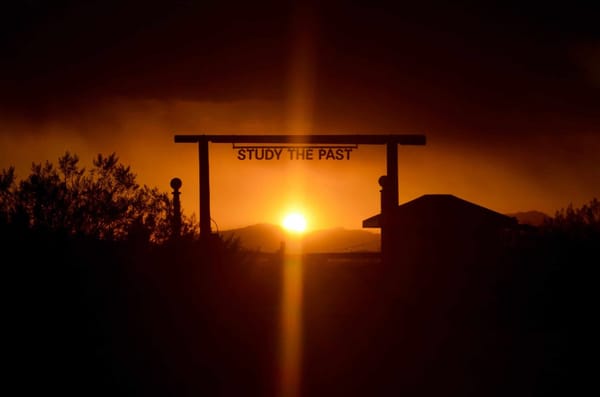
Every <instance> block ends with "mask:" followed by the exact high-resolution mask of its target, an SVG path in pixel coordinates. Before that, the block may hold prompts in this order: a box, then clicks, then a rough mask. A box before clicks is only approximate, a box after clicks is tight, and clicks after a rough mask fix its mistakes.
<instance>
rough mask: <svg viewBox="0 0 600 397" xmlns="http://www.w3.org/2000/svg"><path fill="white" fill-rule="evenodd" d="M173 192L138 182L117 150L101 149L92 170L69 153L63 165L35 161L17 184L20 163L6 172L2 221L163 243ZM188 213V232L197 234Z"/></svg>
mask: <svg viewBox="0 0 600 397" xmlns="http://www.w3.org/2000/svg"><path fill="white" fill-rule="evenodd" d="M172 215H173V206H172V203H171V201H170V200H169V195H168V194H167V193H164V192H160V191H159V190H158V189H157V188H150V187H148V186H146V185H143V186H140V185H139V184H138V183H137V182H136V175H135V174H134V173H133V172H132V171H131V169H130V167H128V166H125V165H123V164H121V163H120V162H119V159H118V157H117V156H116V155H115V154H114V153H113V154H111V155H109V156H103V155H101V154H99V155H98V156H97V157H96V158H95V159H94V160H93V167H92V168H91V169H89V170H86V169H85V168H82V167H81V166H80V165H79V158H78V157H77V155H73V154H70V153H69V152H66V153H65V154H64V155H63V156H62V157H60V158H59V159H58V167H55V166H54V165H53V164H52V163H50V162H48V161H46V162H45V163H44V164H41V163H38V164H35V163H34V164H33V165H32V168H31V173H30V175H29V176H27V177H26V178H25V179H23V180H21V181H19V182H18V183H17V181H16V177H15V172H14V168H12V167H11V168H9V169H8V170H3V171H2V173H1V174H0V222H2V224H4V227H6V226H8V225H11V226H13V227H15V228H21V229H29V230H37V231H48V232H52V233H57V234H62V235H65V236H85V237H91V238H95V239H100V240H126V239H136V240H142V241H151V242H154V243H163V242H165V241H167V240H168V239H169V238H170V236H171V218H172ZM195 229H196V228H195V225H194V221H193V220H192V219H191V218H187V217H185V216H184V219H183V225H182V234H183V235H184V236H187V237H190V236H194V234H195Z"/></svg>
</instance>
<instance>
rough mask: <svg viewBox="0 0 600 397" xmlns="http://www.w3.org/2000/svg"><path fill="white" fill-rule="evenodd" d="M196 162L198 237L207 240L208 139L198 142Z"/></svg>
mask: <svg viewBox="0 0 600 397" xmlns="http://www.w3.org/2000/svg"><path fill="white" fill-rule="evenodd" d="M198 162H199V163H200V171H199V173H198V175H199V178H200V181H199V185H200V196H199V198H200V237H202V238H208V237H209V236H210V235H211V230H210V219H211V218H210V179H209V178H210V172H209V168H208V139H201V140H199V141H198Z"/></svg>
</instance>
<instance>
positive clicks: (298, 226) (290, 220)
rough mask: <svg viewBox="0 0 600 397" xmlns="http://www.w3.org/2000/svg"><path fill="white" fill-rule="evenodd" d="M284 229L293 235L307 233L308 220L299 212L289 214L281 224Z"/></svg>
mask: <svg viewBox="0 0 600 397" xmlns="http://www.w3.org/2000/svg"><path fill="white" fill-rule="evenodd" d="M281 225H282V226H283V228H284V229H285V230H287V231H289V232H293V233H303V232H305V231H306V225H307V224H306V218H305V217H304V215H302V214H300V213H298V212H292V213H289V214H287V215H286V216H285V217H284V218H283V221H282V222H281Z"/></svg>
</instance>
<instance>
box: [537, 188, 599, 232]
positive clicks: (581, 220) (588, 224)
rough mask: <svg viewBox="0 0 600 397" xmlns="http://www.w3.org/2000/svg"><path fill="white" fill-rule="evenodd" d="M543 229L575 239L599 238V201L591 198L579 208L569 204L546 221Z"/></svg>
mask: <svg viewBox="0 0 600 397" xmlns="http://www.w3.org/2000/svg"><path fill="white" fill-rule="evenodd" d="M545 228H546V229H547V230H549V231H552V232H558V233H561V234H563V235H566V236H569V237H571V238H576V239H584V240H588V239H598V238H600V201H599V200H598V199H597V198H595V197H594V198H593V199H592V200H590V202H589V203H587V204H584V205H583V206H581V207H579V208H574V207H573V205H572V204H570V205H569V206H568V207H567V208H562V209H560V210H558V211H556V214H555V215H554V217H553V218H550V219H549V220H547V222H546V224H545Z"/></svg>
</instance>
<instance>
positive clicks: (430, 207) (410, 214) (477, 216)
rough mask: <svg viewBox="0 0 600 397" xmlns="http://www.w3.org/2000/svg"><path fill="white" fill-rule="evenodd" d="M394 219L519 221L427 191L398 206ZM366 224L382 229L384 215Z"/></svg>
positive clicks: (421, 220)
mask: <svg viewBox="0 0 600 397" xmlns="http://www.w3.org/2000/svg"><path fill="white" fill-rule="evenodd" d="M391 218H392V219H393V224H400V223H402V222H404V221H408V220H417V219H418V221H419V222H421V223H425V224H432V223H434V222H435V223H443V222H446V223H451V222H456V221H459V220H460V222H469V221H471V222H473V223H481V222H485V223H488V224H489V223H492V224H498V225H506V226H511V225H516V224H517V223H518V222H517V220H516V219H515V218H512V217H510V216H507V215H504V214H501V213H499V212H496V211H493V210H491V209H489V208H485V207H482V206H480V205H478V204H475V203H472V202H470V201H467V200H463V199H461V198H459V197H456V196H454V195H452V194H425V195H423V196H420V197H418V198H416V199H414V200H411V201H408V202H406V203H404V204H401V205H399V206H397V207H396V208H394V211H393V212H392V215H391ZM363 227H364V228H381V214H377V215H374V216H372V217H370V218H367V219H365V220H364V221H363Z"/></svg>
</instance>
